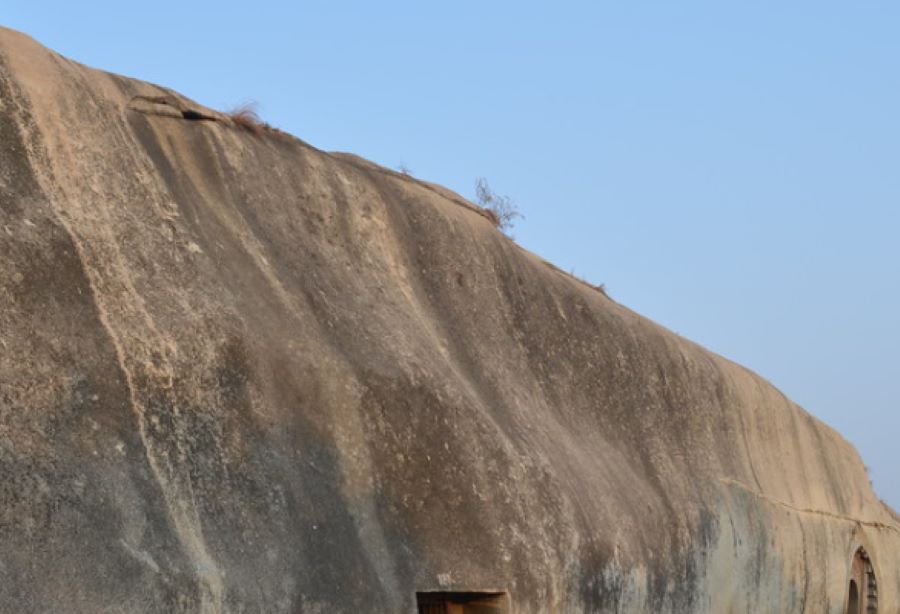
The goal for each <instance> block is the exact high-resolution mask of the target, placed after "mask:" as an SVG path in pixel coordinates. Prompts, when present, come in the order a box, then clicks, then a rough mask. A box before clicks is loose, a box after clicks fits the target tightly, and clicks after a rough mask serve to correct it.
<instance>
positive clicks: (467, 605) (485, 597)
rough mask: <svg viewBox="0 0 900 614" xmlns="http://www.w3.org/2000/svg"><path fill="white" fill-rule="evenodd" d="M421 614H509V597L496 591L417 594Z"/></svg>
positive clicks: (417, 603)
mask: <svg viewBox="0 0 900 614" xmlns="http://www.w3.org/2000/svg"><path fill="white" fill-rule="evenodd" d="M416 605H418V607H419V614H509V595H507V594H506V593H504V592H496V591H488V592H486V591H453V592H450V591H428V592H421V593H416Z"/></svg>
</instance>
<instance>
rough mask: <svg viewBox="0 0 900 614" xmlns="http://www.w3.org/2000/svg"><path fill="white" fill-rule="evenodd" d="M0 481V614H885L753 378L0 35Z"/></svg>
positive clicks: (407, 208)
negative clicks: (857, 612) (451, 605)
mask: <svg viewBox="0 0 900 614" xmlns="http://www.w3.org/2000/svg"><path fill="white" fill-rule="evenodd" d="M847 411H853V408H852V407H848V408H847ZM875 427H876V426H875V425H873V428H875ZM0 476H2V480H0V610H2V611H3V612H90V613H96V612H267V613H274V612H310V613H326V612H327V613H332V612H403V613H406V612H409V613H412V612H416V611H417V605H416V604H417V593H426V592H429V591H443V592H445V593H450V592H460V593H462V592H465V593H473V592H484V593H491V594H492V595H493V596H492V595H484V599H483V600H482V601H483V603H482V605H480V606H479V605H474V604H470V605H469V606H466V610H465V611H466V612H494V611H502V610H503V609H504V608H505V609H506V610H509V611H513V612H523V613H531V612H561V613H571V612H750V613H768V612H772V613H794V612H796V613H800V612H806V613H818V612H829V613H835V614H837V613H839V612H843V611H844V608H845V606H846V604H847V601H848V598H849V584H850V581H851V579H852V577H855V576H852V574H854V573H857V572H855V571H854V565H858V566H861V567H860V569H862V571H859V572H858V573H862V574H865V576H866V579H865V580H864V584H866V586H858V589H859V590H860V591H861V594H860V595H859V596H858V597H857V598H858V599H868V600H869V601H868V602H867V603H866V604H865V605H866V607H869V606H875V607H877V610H869V611H877V612H882V613H883V612H889V613H896V612H898V611H900V519H898V518H897V516H896V515H895V514H894V513H893V512H892V511H891V510H890V509H888V508H887V507H886V506H885V505H883V504H882V503H881V502H880V501H879V500H878V498H877V497H876V496H875V494H874V493H873V492H872V489H871V488H870V486H869V481H868V479H867V477H866V473H865V470H864V467H863V464H862V462H861V461H860V458H859V456H858V455H857V453H856V452H855V450H854V449H853V448H852V447H851V446H850V445H849V444H848V443H847V442H846V441H844V440H843V439H842V438H841V437H840V436H839V435H838V434H837V433H835V432H834V431H833V430H832V429H830V428H828V427H827V426H825V425H824V424H822V423H821V422H819V421H817V420H816V419H814V418H812V417H811V416H810V415H808V414H807V413H806V412H805V411H803V410H802V409H801V408H799V407H798V406H797V405H795V404H794V403H792V402H791V401H790V400H789V399H787V398H785V397H784V395H782V394H781V393H780V392H779V391H778V390H776V389H775V388H773V387H772V386H771V385H769V384H768V383H767V382H766V381H765V380H763V379H762V378H760V377H759V376H757V375H755V374H754V373H751V372H750V371H748V370H746V369H744V368H742V367H740V366H739V365H736V364H734V363H732V362H729V361H728V360H725V359H724V358H722V357H720V356H717V355H715V354H713V353H711V352H709V351H707V350H705V349H703V348H701V347H698V346H697V345H695V344H693V343H691V342H689V341H687V340H685V339H682V338H680V337H678V336H677V335H675V334H673V333H671V332H669V331H668V330H666V329H664V328H662V327H660V326H659V325H657V324H654V323H653V322H651V321H649V320H647V319H645V318H643V317H641V316H639V315H637V314H635V313H633V312H632V311H629V310H628V309H627V308H625V307H622V306H621V305H618V304H616V303H615V302H613V301H611V300H609V299H607V298H606V297H605V296H603V295H602V294H601V293H599V292H597V291H596V290H594V289H592V288H590V287H588V286H586V285H584V284H582V283H580V282H578V281H577V280H575V279H573V278H571V277H569V276H567V275H566V274H564V273H561V272H560V271H558V270H556V269H555V268H553V267H551V266H549V265H548V264H547V263H545V262H543V261H542V260H541V259H539V258H537V257H536V256H534V255H533V254H530V253H528V252H526V251H524V250H522V249H521V248H519V247H518V246H516V245H515V244H514V243H512V242H511V241H509V240H508V239H507V238H506V237H504V236H503V235H501V234H500V233H498V232H497V231H496V230H495V229H494V228H493V227H492V225H491V223H490V222H489V221H488V220H487V219H486V218H485V217H484V215H482V214H481V213H480V212H479V210H478V209H477V208H476V207H474V206H473V205H471V204H469V203H467V202H466V201H465V200H463V199H462V198H461V197H459V196H457V195H456V194H453V193H451V192H450V191H448V190H445V189H443V188H440V187H438V186H435V185H432V184H428V183H424V182H422V181H418V180H415V179H412V178H409V177H406V176H403V175H400V174H398V173H395V172H392V171H390V170H387V169H384V168H381V167H379V166H376V165H375V164H372V163H370V162H367V161H365V160H362V159H360V158H356V157H354V156H350V155H344V154H329V153H325V152H322V151H319V150H317V149H315V148H313V147H311V146H309V145H307V144H305V143H303V142H301V141H299V140H296V139H294V138H293V137H289V136H287V135H284V134H280V133H277V132H273V131H264V132H263V133H262V134H259V135H256V134H253V133H252V132H250V131H248V130H245V129H243V128H242V127H240V126H238V125H235V124H234V123H232V122H231V121H230V120H228V118H227V117H226V116H223V115H221V114H219V113H217V112H215V111H212V110H209V109H204V108H203V107H200V106H199V105H197V104H195V103H194V102H192V101H190V100H187V99H185V98H183V97H182V96H180V95H178V94H177V93H174V92H172V91H169V90H167V89H164V88H161V87H158V86H155V85H150V84H147V83H143V82H140V81H136V80H133V79H126V78H123V77H120V76H116V75H112V74H108V73H104V72H100V71H96V70H93V69H90V68H86V67H84V66H82V65H79V64H77V63H74V62H72V61H70V60H67V59H65V58H63V57H60V56H59V55H56V54H54V53H52V52H50V51H48V50H47V49H45V48H43V47H41V46H40V45H38V44H37V43H35V42H34V41H33V40H31V39H29V38H27V37H26V36H24V35H22V34H19V33H16V32H13V31H10V30H0ZM860 548H862V549H863V550H860ZM862 552H864V553H865V557H866V558H864V559H861V558H860V556H859V555H858V554H857V553H862ZM854 561H856V562H854ZM869 583H872V584H874V585H876V586H875V588H874V589H872V590H873V591H874V592H875V593H877V594H876V595H869V592H870V587H869V586H868V584H869ZM857 584H858V583H857ZM497 594H500V595H499V596H498V595H497ZM427 597H429V595H420V597H419V599H422V600H423V605H421V606H420V607H422V608H423V610H422V611H427V612H432V611H438V610H436V609H434V608H436V607H437V606H435V605H431V606H426V605H424V600H426V598H427ZM430 597H431V598H432V599H433V600H437V599H438V597H440V595H438V594H431V595H430ZM463 597H465V595H457V596H456V599H458V600H461V599H462V598H463ZM448 598H450V597H449V596H448ZM876 603H877V605H876ZM490 604H494V605H490ZM429 608H432V609H429ZM492 608H493V609H492ZM455 611H462V610H455Z"/></svg>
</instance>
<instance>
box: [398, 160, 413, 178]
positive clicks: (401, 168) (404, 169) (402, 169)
mask: <svg viewBox="0 0 900 614" xmlns="http://www.w3.org/2000/svg"><path fill="white" fill-rule="evenodd" d="M397 170H398V171H399V172H400V174H401V175H406V176H407V177H412V176H413V172H412V169H411V168H409V167H408V166H406V165H405V164H404V163H403V162H401V163H400V165H399V166H397Z"/></svg>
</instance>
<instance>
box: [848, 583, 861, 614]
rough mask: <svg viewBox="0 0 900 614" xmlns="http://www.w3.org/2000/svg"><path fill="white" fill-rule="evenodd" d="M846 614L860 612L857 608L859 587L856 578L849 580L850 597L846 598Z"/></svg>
mask: <svg viewBox="0 0 900 614" xmlns="http://www.w3.org/2000/svg"><path fill="white" fill-rule="evenodd" d="M847 614H861V612H860V610H859V589H858V588H856V580H850V597H848V598H847Z"/></svg>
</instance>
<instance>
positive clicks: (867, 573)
mask: <svg viewBox="0 0 900 614" xmlns="http://www.w3.org/2000/svg"><path fill="white" fill-rule="evenodd" d="M844 611H845V612H846V614H878V583H877V582H876V581H875V568H874V567H872V561H871V560H870V559H869V554H868V553H867V552H866V549H865V548H862V547H860V548H859V549H858V550H857V551H856V552H855V553H854V554H853V561H852V562H851V563H850V586H849V588H848V590H847V608H846V609H845V610H844Z"/></svg>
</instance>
